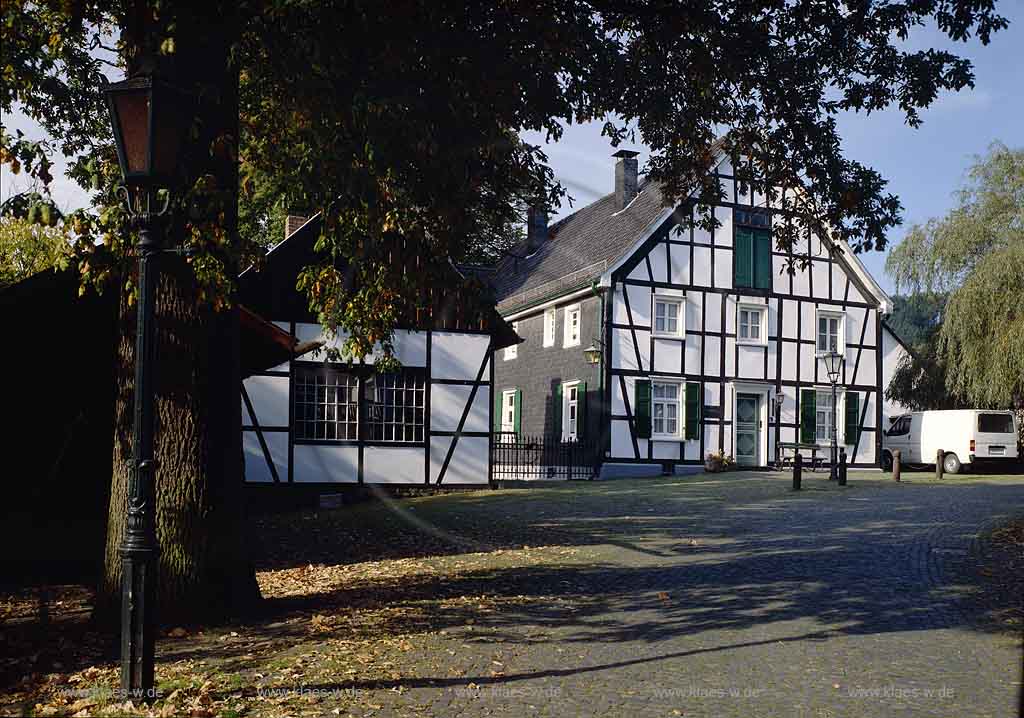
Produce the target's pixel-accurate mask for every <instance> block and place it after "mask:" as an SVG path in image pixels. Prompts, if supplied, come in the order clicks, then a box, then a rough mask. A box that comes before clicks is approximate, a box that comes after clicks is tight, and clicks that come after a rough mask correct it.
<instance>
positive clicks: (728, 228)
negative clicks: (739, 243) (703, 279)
mask: <svg viewBox="0 0 1024 718" xmlns="http://www.w3.org/2000/svg"><path fill="white" fill-rule="evenodd" d="M715 219H716V220H718V223H719V225H718V227H716V228H715V244H717V245H719V246H725V247H731V246H732V207H715ZM730 261H731V260H730ZM716 271H717V270H716Z"/></svg>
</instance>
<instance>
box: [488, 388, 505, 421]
mask: <svg viewBox="0 0 1024 718" xmlns="http://www.w3.org/2000/svg"><path fill="white" fill-rule="evenodd" d="M491 388H492V390H493V387H491ZM503 396H504V393H503V392H500V391H495V392H494V430H495V431H501V409H502V406H501V402H502V397H503Z"/></svg>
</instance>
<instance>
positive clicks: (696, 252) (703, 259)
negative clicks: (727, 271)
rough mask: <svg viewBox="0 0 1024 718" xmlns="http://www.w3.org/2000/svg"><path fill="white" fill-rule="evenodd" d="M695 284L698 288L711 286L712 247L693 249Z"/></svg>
mask: <svg viewBox="0 0 1024 718" xmlns="http://www.w3.org/2000/svg"><path fill="white" fill-rule="evenodd" d="M716 279H717V277H716ZM693 283H694V284H695V285H696V286H698V287H710V286H711V247H694V248H693Z"/></svg>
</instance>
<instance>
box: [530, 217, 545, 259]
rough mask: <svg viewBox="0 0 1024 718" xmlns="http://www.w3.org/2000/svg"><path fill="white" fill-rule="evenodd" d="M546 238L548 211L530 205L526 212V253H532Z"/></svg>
mask: <svg viewBox="0 0 1024 718" xmlns="http://www.w3.org/2000/svg"><path fill="white" fill-rule="evenodd" d="M547 239H548V213H547V210H545V209H543V208H540V207H530V208H529V209H528V210H527V212H526V253H527V254H533V253H534V252H536V251H537V250H538V249H540V248H541V246H542V245H543V244H544V242H546V241H547Z"/></svg>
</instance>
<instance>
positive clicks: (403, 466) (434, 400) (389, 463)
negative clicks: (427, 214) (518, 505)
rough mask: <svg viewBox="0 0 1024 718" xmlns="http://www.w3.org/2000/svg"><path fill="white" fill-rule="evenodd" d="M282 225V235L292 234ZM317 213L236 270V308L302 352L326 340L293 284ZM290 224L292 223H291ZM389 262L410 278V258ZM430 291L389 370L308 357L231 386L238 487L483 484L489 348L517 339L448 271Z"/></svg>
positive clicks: (307, 256) (413, 267) (414, 263)
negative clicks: (237, 412) (253, 264)
mask: <svg viewBox="0 0 1024 718" xmlns="http://www.w3.org/2000/svg"><path fill="white" fill-rule="evenodd" d="M292 220H293V218H289V222H288V229H289V230H291V229H293V221H292ZM320 221H321V220H320V217H319V215H318V216H316V217H313V218H312V219H309V220H308V221H305V222H304V223H302V224H301V226H298V228H296V229H294V231H291V232H290V233H289V234H288V235H287V237H286V238H285V240H284V241H282V242H281V243H280V244H278V245H277V246H275V247H274V248H273V249H271V250H270V251H269V253H268V254H267V256H266V258H265V260H264V262H263V264H262V266H261V267H260V268H259V269H258V270H257V268H252V269H250V270H247V271H246V272H243V274H242V275H241V277H240V280H239V293H240V295H241V299H242V301H243V302H244V303H245V304H246V306H248V307H251V308H252V309H254V310H255V311H257V312H258V313H259V314H260V315H262V316H264V317H266V318H268V319H269V320H271V321H272V322H273V323H275V324H276V325H278V326H279V327H281V328H283V329H285V330H287V331H288V332H289V333H290V334H292V335H294V336H295V337H297V338H298V339H299V341H300V342H302V343H304V344H305V345H307V346H308V345H309V343H318V344H320V345H322V347H326V346H328V345H330V344H331V343H332V342H333V343H334V344H335V346H338V345H339V344H340V343H341V342H342V341H343V340H344V337H343V336H342V337H337V338H333V339H328V338H326V337H325V336H323V335H322V331H321V326H320V324H319V323H318V322H317V320H316V318H315V317H314V316H313V315H312V314H311V313H310V311H309V309H308V302H307V299H306V296H305V295H304V293H302V292H299V291H298V290H297V289H296V280H297V278H298V275H299V273H300V272H301V270H302V269H303V268H304V267H306V266H308V265H310V264H313V263H315V261H316V255H315V252H314V245H315V243H316V239H317V237H318V236H319V233H320ZM294 224H298V223H294ZM394 255H395V256H394V259H395V262H396V263H401V264H402V265H403V267H404V268H405V271H420V270H422V269H423V267H422V266H421V264H420V263H421V262H422V261H424V260H423V259H422V257H420V256H419V255H418V254H417V253H416V252H415V251H411V250H410V249H409V248H406V247H396V248H395V253H394ZM444 271H448V272H450V275H451V276H450V277H449V281H447V282H444V283H442V284H444V285H445V286H447V287H451V289H441V288H439V289H438V290H437V292H436V293H435V294H434V295H433V296H432V297H430V298H429V300H430V301H428V302H427V303H426V304H425V307H424V309H423V310H422V311H418V312H417V313H416V315H415V316H413V317H410V319H409V320H408V321H406V322H405V323H404V324H403V325H402V327H401V328H400V329H398V330H397V331H396V332H395V337H394V351H395V357H396V358H397V359H398V360H399V362H401V369H400V370H398V371H396V372H379V371H376V370H375V368H374V361H375V358H376V357H377V356H378V355H377V354H371V355H370V356H368V357H366V358H365V359H363V360H361V361H358V362H347V361H335V360H333V359H329V358H328V357H327V354H326V352H322V351H313V352H311V353H306V354H303V355H295V356H292V357H291V358H290V359H289V360H288V361H286V362H284V363H281V364H279V365H278V366H274V367H273V368H271V369H269V370H266V371H263V372H259V373H257V374H254V375H253V376H251V377H249V378H248V379H246V380H245V381H244V382H243V384H242V391H241V394H242V396H241V401H242V415H243V426H242V431H243V440H244V441H243V443H244V450H245V476H246V481H247V482H249V483H277V484H305V485H312V484H322V485H325V486H326V485H338V484H370V485H372V484H392V485H394V484H404V485H421V486H423V485H437V484H444V485H445V486H452V485H480V484H486V483H487V482H488V481H489V479H490V456H491V454H490V442H491V433H490V426H491V421H492V418H491V407H492V401H491V385H492V373H493V368H492V363H491V360H490V357H491V352H492V350H494V349H500V348H502V347H504V346H506V345H508V344H511V343H513V342H517V341H519V339H518V337H516V336H515V334H514V333H513V332H512V331H511V328H510V327H509V326H508V324H506V323H505V322H504V321H503V320H502V319H501V317H500V316H499V315H498V314H497V312H496V311H495V309H494V302H493V300H490V299H489V298H486V297H483V296H481V295H480V293H478V292H467V291H466V288H465V287H466V284H467V283H466V282H464V281H463V279H464V277H463V276H462V275H461V274H460V273H459V270H458V269H456V267H455V266H453V265H447V266H446V267H445V268H444Z"/></svg>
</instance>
